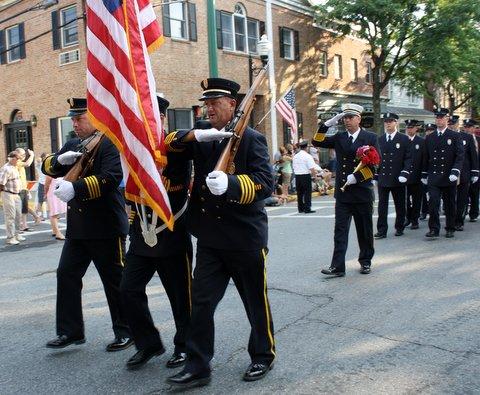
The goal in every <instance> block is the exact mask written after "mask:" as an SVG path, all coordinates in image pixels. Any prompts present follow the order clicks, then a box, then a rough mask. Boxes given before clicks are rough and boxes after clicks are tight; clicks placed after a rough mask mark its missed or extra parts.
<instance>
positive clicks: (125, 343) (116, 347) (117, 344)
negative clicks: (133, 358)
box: [105, 337, 133, 352]
mask: <svg viewBox="0 0 480 395" xmlns="http://www.w3.org/2000/svg"><path fill="white" fill-rule="evenodd" d="M131 345H133V339H132V338H131V337H116V338H115V340H114V341H113V342H111V343H110V344H107V347H106V348H105V350H106V351H108V352H113V351H121V350H125V349H127V348H128V347H130V346H131Z"/></svg>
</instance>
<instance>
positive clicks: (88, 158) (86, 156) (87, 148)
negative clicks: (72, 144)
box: [63, 132, 105, 182]
mask: <svg viewBox="0 0 480 395" xmlns="http://www.w3.org/2000/svg"><path fill="white" fill-rule="evenodd" d="M104 137H105V135H104V134H103V133H101V132H96V133H95V134H93V135H92V136H91V137H90V138H89V139H87V140H85V141H84V142H82V144H80V145H79V149H78V152H82V153H83V155H82V156H80V157H79V158H78V159H77V161H76V162H75V164H74V165H73V166H72V168H71V169H70V170H69V171H68V173H67V174H66V175H65V177H63V179H64V180H66V181H70V182H74V181H77V180H78V179H79V178H82V177H84V176H85V174H86V173H87V171H88V170H89V169H90V167H92V164H93V160H94V158H95V154H96V153H97V151H98V148H99V147H100V142H101V141H102V140H103V138H104Z"/></svg>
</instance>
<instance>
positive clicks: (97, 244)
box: [42, 98, 133, 351]
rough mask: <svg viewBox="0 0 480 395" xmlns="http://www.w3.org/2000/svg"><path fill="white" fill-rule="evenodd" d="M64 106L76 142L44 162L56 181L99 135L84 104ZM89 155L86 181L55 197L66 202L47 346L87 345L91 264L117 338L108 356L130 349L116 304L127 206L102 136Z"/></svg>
mask: <svg viewBox="0 0 480 395" xmlns="http://www.w3.org/2000/svg"><path fill="white" fill-rule="evenodd" d="M68 103H69V104H70V111H69V113H68V116H69V117H71V119H72V124H73V130H74V131H75V133H76V135H77V136H78V137H77V138H73V139H71V140H69V141H67V143H66V144H65V145H64V146H63V147H62V148H61V149H60V151H59V152H57V153H56V154H52V155H49V156H47V157H46V158H45V160H44V161H43V163H42V171H43V173H45V174H46V175H48V176H51V177H54V178H55V177H63V176H65V175H66V174H67V173H68V171H69V170H70V169H71V168H72V166H73V165H74V163H75V162H76V160H77V159H78V157H79V156H81V155H82V153H81V152H79V151H82V149H83V148H84V147H85V146H86V144H88V143H89V142H91V141H92V139H93V138H96V137H97V133H99V132H98V131H97V130H96V129H95V127H94V126H93V125H92V124H91V123H90V121H89V119H88V117H87V114H86V112H87V100H86V99H78V98H73V99H69V100H68ZM95 150H96V151H95ZM92 152H95V153H94V154H93V155H94V156H93V163H91V164H90V165H89V166H88V168H87V169H84V171H85V174H84V176H83V177H81V178H79V179H78V180H76V181H73V182H70V181H66V180H61V181H60V182H59V185H58V187H57V189H56V190H55V192H54V193H55V195H56V196H57V197H58V198H59V199H61V200H63V201H64V202H67V232H66V240H65V244H64V246H63V250H62V255H61V257H60V263H59V265H58V269H57V338H55V339H53V340H51V341H49V342H48V343H47V347H49V348H63V347H66V346H68V345H70V344H81V343H85V328H84V324H83V316H82V300H81V293H82V278H83V276H84V275H85V272H86V271H87V269H88V266H89V265H90V262H91V261H93V263H94V265H95V267H96V268H97V271H98V274H99V275H100V278H101V279H102V284H103V288H104V290H105V294H106V296H107V301H108V307H109V309H110V315H111V318H112V324H113V332H114V333H115V340H114V341H113V342H112V343H110V344H108V345H107V347H106V351H119V350H123V349H125V348H127V347H129V346H131V345H132V344H133V340H132V339H131V338H130V330H129V328H128V325H127V323H126V319H125V314H124V312H123V311H122V307H121V303H120V280H121V278H122V271H123V266H124V259H125V238H126V235H127V232H128V219H127V214H126V212H125V201H124V198H123V196H122V194H121V193H120V191H119V189H118V186H119V184H120V181H121V180H122V168H121V165H120V155H119V152H118V150H117V148H116V147H115V146H114V145H113V143H112V142H111V141H110V140H109V139H108V138H107V137H106V136H102V137H101V138H100V141H99V142H98V144H97V145H96V146H95V148H94V149H93V151H92Z"/></svg>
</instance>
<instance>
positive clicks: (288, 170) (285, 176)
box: [281, 147, 293, 202]
mask: <svg viewBox="0 0 480 395" xmlns="http://www.w3.org/2000/svg"><path fill="white" fill-rule="evenodd" d="M282 153H283V155H282V167H281V173H282V198H283V199H284V202H286V201H287V199H288V188H289V187H290V183H291V181H292V172H293V168H292V160H293V156H292V155H291V154H290V153H289V152H288V151H287V149H286V148H284V147H282Z"/></svg>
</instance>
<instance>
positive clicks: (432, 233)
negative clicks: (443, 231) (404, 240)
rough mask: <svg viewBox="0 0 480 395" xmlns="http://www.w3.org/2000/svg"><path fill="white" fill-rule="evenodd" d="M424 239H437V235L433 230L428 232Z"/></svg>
mask: <svg viewBox="0 0 480 395" xmlns="http://www.w3.org/2000/svg"><path fill="white" fill-rule="evenodd" d="M425 237H429V238H432V239H434V238H437V237H438V233H437V232H435V231H434V230H430V231H429V232H428V233H427V234H426V235H425Z"/></svg>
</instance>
